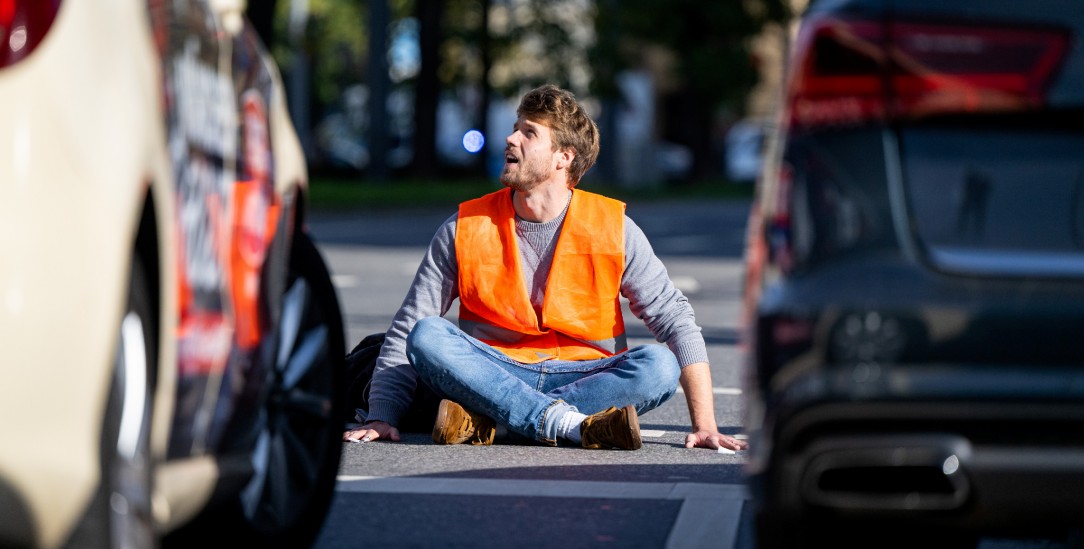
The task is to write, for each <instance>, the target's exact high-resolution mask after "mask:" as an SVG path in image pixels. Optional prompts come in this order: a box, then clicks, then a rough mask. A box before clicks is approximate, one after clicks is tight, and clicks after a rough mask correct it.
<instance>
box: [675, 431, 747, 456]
mask: <svg viewBox="0 0 1084 549" xmlns="http://www.w3.org/2000/svg"><path fill="white" fill-rule="evenodd" d="M748 446H749V443H747V442H745V441H744V440H738V439H736V438H734V437H731V436H727V435H724V434H722V433H720V432H711V431H697V432H695V433H689V434H688V435H686V436H685V447H686V448H711V449H712V450H718V449H719V448H726V449H727V450H734V451H738V450H744V449H746V448H747V447H748Z"/></svg>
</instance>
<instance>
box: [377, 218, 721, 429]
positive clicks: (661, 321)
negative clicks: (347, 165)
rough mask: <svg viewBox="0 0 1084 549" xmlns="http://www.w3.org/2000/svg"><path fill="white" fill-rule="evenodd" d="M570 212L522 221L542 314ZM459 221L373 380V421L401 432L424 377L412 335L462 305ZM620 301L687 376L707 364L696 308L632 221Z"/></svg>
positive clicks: (427, 267) (421, 270)
mask: <svg viewBox="0 0 1084 549" xmlns="http://www.w3.org/2000/svg"><path fill="white" fill-rule="evenodd" d="M565 212H567V206H566V208H565ZM565 212H562V213H561V215H559V216H558V217H557V218H556V219H553V220H552V221H547V222H545V223H532V222H529V221H525V220H523V219H520V218H519V217H518V216H517V218H516V242H517V244H518V246H519V251H520V257H521V259H522V261H521V264H522V267H523V276H524V278H525V279H526V283H527V288H528V291H529V292H530V294H531V303H532V304H533V305H534V307H535V310H536V312H540V311H541V309H542V301H543V297H544V296H545V291H546V280H547V278H548V276H549V271H550V263H551V261H552V259H553V249H554V246H556V244H557V237H558V235H559V234H560V232H561V225H562V224H563V223H564V220H565ZM457 217H458V215H452V216H451V217H449V218H448V219H447V220H446V221H445V222H444V223H443V224H441V226H440V228H439V229H437V233H436V235H434V236H433V241H432V242H431V243H430V244H429V250H428V251H426V253H425V257H424V258H423V259H422V263H421V265H420V266H419V267H418V272H417V274H416V275H414V282H413V283H412V284H411V286H410V290H409V291H408V292H407V295H406V298H405V299H404V300H403V305H402V307H400V309H399V312H398V313H396V314H395V318H394V319H393V320H392V323H391V327H390V328H389V329H388V333H387V338H386V340H385V341H384V346H383V347H382V348H381V349H380V357H379V358H378V359H377V363H376V370H375V372H374V373H373V383H372V389H371V390H370V393H369V415H368V419H369V420H379V421H386V422H388V423H390V424H392V425H397V424H398V422H399V418H400V417H401V416H402V414H403V412H405V411H406V409H407V407H408V406H409V405H410V400H411V398H412V395H413V394H414V389H415V387H416V384H417V374H416V373H415V372H414V368H413V367H412V366H411V365H410V364H409V362H408V360H407V357H406V337H407V334H408V333H410V330H411V328H413V327H414V323H415V322H417V321H418V320H419V319H422V318H425V317H429V316H438V315H439V316H444V314H445V313H447V312H448V311H449V309H450V308H451V306H452V304H453V302H454V301H455V300H456V299H457V298H458V297H459V288H458V286H457V282H458V272H457V271H458V265H457V263H456V257H455V227H456V218H457ZM621 295H623V296H624V297H625V298H626V299H628V301H629V310H630V311H632V313H633V314H634V315H636V317H637V318H639V319H641V320H643V321H644V324H645V325H646V326H647V328H648V330H650V331H651V333H652V335H654V336H655V340H656V341H660V342H665V343H666V344H667V346H668V347H669V348H670V350H671V351H672V352H673V353H674V354H675V355H676V356H677V359H678V363H679V364H680V365H681V367H682V368H684V367H685V366H687V365H689V364H693V363H696V362H707V360H708V352H707V346H706V345H705V344H704V337H703V335H702V334H701V333H700V327H699V326H698V325H697V324H696V318H695V316H694V314H693V309H692V306H691V305H690V304H689V301H688V299H687V298H686V297H685V296H684V295H683V294H682V293H681V291H680V290H678V289H677V288H675V287H674V284H673V282H671V281H670V276H669V275H668V274H667V272H666V267H665V266H663V264H662V261H660V260H659V258H658V257H656V256H655V252H654V251H653V250H652V249H651V244H650V243H649V242H648V240H647V237H646V236H645V235H644V233H643V231H642V230H640V227H638V226H637V225H636V224H635V223H633V221H632V219H630V218H629V217H628V216H625V272H624V273H623V274H622V277H621Z"/></svg>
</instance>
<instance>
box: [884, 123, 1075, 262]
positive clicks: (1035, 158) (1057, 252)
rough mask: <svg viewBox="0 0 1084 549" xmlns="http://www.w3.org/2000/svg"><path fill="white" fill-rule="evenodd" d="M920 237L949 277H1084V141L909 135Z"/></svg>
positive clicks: (908, 170) (1066, 136) (912, 201)
mask: <svg viewBox="0 0 1084 549" xmlns="http://www.w3.org/2000/svg"><path fill="white" fill-rule="evenodd" d="M901 138H902V141H901V145H902V148H901V152H902V155H903V167H904V177H905V186H906V192H907V197H908V202H909V204H908V205H909V209H910V212H911V218H912V220H913V223H914V225H913V226H914V230H915V231H916V235H915V236H916V237H917V238H918V240H919V241H920V243H921V244H922V245H923V247H924V249H925V250H926V252H927V254H928V257H929V259H930V260H931V261H932V262H933V263H934V264H936V265H938V266H940V267H943V268H945V269H948V270H955V271H963V272H970V273H980V274H982V273H988V274H1008V275H1014V274H1016V275H1054V276H1073V277H1077V276H1084V135H1081V134H1080V133H1073V132H1067V131H1064V130H1059V131H1049V130H1045V131H1039V130H1035V131H1027V130H998V129H991V128H989V127H986V128H982V129H980V130H976V129H966V130H965V129H959V130H954V129H943V128H918V129H909V130H906V131H904V132H902V135H901Z"/></svg>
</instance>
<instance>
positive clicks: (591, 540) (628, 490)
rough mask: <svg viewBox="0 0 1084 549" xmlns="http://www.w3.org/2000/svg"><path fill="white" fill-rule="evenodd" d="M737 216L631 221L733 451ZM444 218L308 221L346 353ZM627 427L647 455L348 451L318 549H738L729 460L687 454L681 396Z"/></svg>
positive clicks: (677, 215)
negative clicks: (646, 245)
mask: <svg viewBox="0 0 1084 549" xmlns="http://www.w3.org/2000/svg"><path fill="white" fill-rule="evenodd" d="M747 208H748V205H747V204H746V203H741V202H737V203H736V202H724V201H713V200H701V201H695V202H685V201H682V202H669V201H663V202H652V203H636V202H634V203H630V204H629V207H628V214H629V216H630V217H632V218H633V219H634V220H635V221H636V222H637V223H638V224H639V225H640V226H641V227H642V228H643V229H644V232H645V233H647V235H648V237H649V239H650V240H651V242H652V243H653V245H654V247H655V251H656V253H657V254H658V255H659V256H660V257H661V258H662V260H663V262H664V263H665V264H666V266H667V269H668V270H669V272H670V276H671V278H672V279H673V280H674V281H675V283H676V284H677V285H678V287H679V288H681V289H682V291H684V292H685V294H686V295H687V296H688V297H689V300H690V302H691V303H692V305H693V307H694V308H695V310H696V313H697V318H698V321H699V323H700V325H701V327H702V328H703V330H704V335H705V338H706V340H707V342H708V353H709V356H710V358H711V364H712V378H713V385H714V387H715V409H716V418H717V420H718V422H719V425H720V429H721V430H722V431H723V432H725V433H728V434H735V435H739V436H741V433H742V431H741V419H742V397H741V386H742V383H741V377H742V373H741V370H740V359H739V354H738V305H739V298H740V287H739V278H740V273H741V250H742V242H743V240H744V230H745V215H746V212H747ZM454 211H455V210H454V206H451V205H449V206H448V207H447V208H435V209H418V210H399V211H368V212H356V213H353V212H352V213H342V212H336V213H328V212H323V213H321V212H315V213H314V214H313V216H312V217H311V219H310V221H309V224H310V227H311V229H312V231H313V234H314V235H315V237H316V240H317V243H318V244H319V246H320V248H321V249H322V251H323V252H324V255H325V257H326V258H327V260H328V262H329V264H330V267H331V270H332V274H333V276H334V279H335V283H336V286H337V287H338V290H339V297H340V301H341V303H342V306H343V314H344V317H345V319H346V322H347V342H348V347H352V346H353V344H354V343H356V342H357V341H359V340H360V339H361V338H362V337H364V336H365V335H368V334H370V333H375V332H383V331H385V330H386V329H387V327H388V325H389V323H390V322H391V317H392V315H393V314H394V313H395V311H396V309H398V307H399V305H400V303H401V301H402V298H403V296H404V295H405V293H406V289H407V287H408V286H409V285H410V281H411V279H412V277H413V274H414V271H415V269H416V268H417V265H418V262H419V261H420V259H421V257H422V254H423V252H424V249H425V247H426V246H427V245H428V243H429V240H430V238H431V237H432V234H433V232H434V230H435V229H436V227H437V225H438V224H439V223H440V222H442V221H443V220H444V219H446V218H447V217H448V216H450V215H452V214H453V213H454ZM453 310H454V307H453ZM626 314H627V310H626ZM626 329H627V331H628V334H629V336H630V338H629V339H630V341H629V343H630V345H637V344H643V343H651V342H653V340H651V339H650V336H649V334H648V332H647V330H646V328H644V327H643V324H642V323H641V322H640V321H639V320H637V319H635V318H633V317H631V316H628V317H627V319H626ZM640 424H641V428H642V429H643V437H644V447H643V448H642V449H641V450H638V451H634V452H624V451H589V450H583V449H578V448H566V447H561V448H547V447H540V446H533V445H518V444H497V445H494V446H489V447H474V446H438V445H435V444H433V443H432V441H431V440H430V438H429V435H428V434H427V433H415V434H405V435H404V437H403V440H402V441H400V442H398V443H387V442H379V441H378V442H373V443H368V444H345V445H344V447H343V456H342V465H341V467H340V471H339V483H338V487H337V492H336V496H335V500H334V501H333V503H332V508H331V511H330V514H329V516H328V519H327V523H326V525H325V526H324V530H323V532H322V534H321V536H320V538H319V539H318V541H317V543H316V547H319V548H341V547H561V548H574V547H622V548H628V547H719V548H730V547H750V546H751V544H750V536H751V532H750V531H749V525H748V523H749V517H748V513H746V512H745V509H744V508H745V505H744V503H745V501H746V499H747V494H746V491H745V488H744V482H743V479H742V473H741V468H742V464H743V461H744V457H743V456H742V455H741V453H738V454H724V453H718V452H715V451H711V450H705V449H691V450H690V449H686V448H685V447H684V436H685V434H686V433H687V431H688V429H689V416H688V412H687V409H686V405H685V399H684V396H683V395H682V394H681V393H680V392H679V393H678V394H677V395H675V396H674V398H672V399H671V400H670V401H669V402H667V403H666V404H665V405H663V406H662V407H660V408H658V409H656V410H653V411H651V412H649V413H647V414H645V415H643V416H642V417H641V418H640Z"/></svg>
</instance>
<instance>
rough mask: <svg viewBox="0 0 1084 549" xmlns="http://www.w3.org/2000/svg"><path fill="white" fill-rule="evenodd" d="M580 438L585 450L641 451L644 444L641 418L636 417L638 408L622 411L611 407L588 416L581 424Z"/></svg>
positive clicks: (629, 407) (626, 407)
mask: <svg viewBox="0 0 1084 549" xmlns="http://www.w3.org/2000/svg"><path fill="white" fill-rule="evenodd" d="M580 438H581V439H582V440H583V447H584V448H591V449H599V448H619V449H621V450H638V449H640V447H641V446H643V442H642V441H641V440H640V418H638V417H637V416H636V408H633V407H632V405H631V404H630V405H628V406H625V407H624V408H621V409H618V408H614V407H613V406H611V407H609V408H608V409H606V410H603V411H601V412H599V413H597V414H591V415H589V416H587V419H584V420H583V423H581V424H580Z"/></svg>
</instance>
